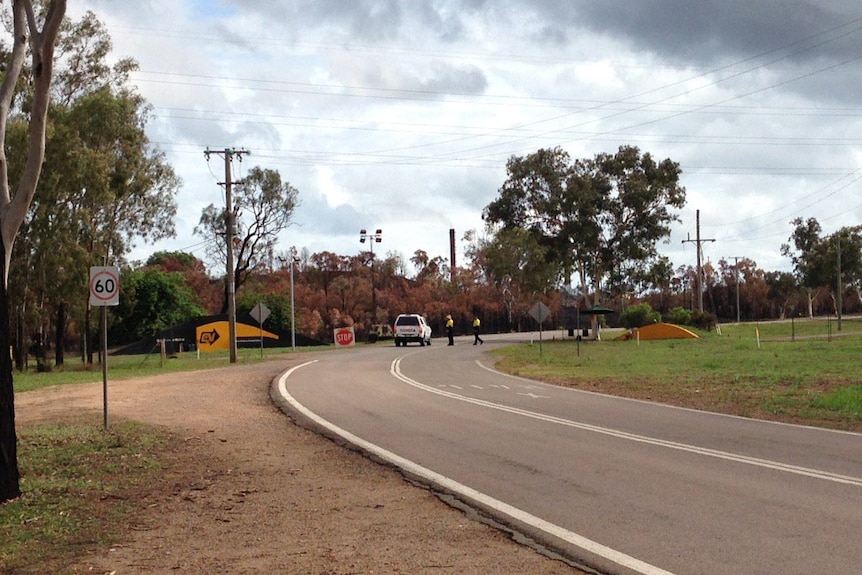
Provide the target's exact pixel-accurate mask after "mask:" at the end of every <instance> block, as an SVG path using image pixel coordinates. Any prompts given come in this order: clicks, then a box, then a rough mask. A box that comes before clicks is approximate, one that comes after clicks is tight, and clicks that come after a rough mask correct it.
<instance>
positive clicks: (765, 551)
mask: <svg viewBox="0 0 862 575" xmlns="http://www.w3.org/2000/svg"><path fill="white" fill-rule="evenodd" d="M441 341H442V340H435V344H434V345H432V346H431V347H408V348H395V347H394V346H391V345H382V344H381V345H379V346H374V347H362V348H354V349H346V350H337V351H335V352H327V353H322V354H320V355H319V356H318V355H314V356H312V357H314V358H315V359H314V360H313V361H311V362H309V363H307V364H303V365H301V366H298V367H296V368H294V369H293V370H291V371H290V372H287V373H286V374H285V375H283V376H282V377H281V379H280V380H279V390H278V393H280V395H281V396H282V397H283V398H284V400H285V402H286V403H288V404H289V405H290V407H289V408H290V409H291V410H293V411H295V412H297V413H300V414H301V415H302V416H303V417H305V418H308V419H311V420H314V421H315V422H316V425H318V426H321V427H324V428H327V430H328V433H330V434H336V435H340V436H341V437H344V438H345V439H346V440H347V441H348V442H350V443H353V444H355V445H357V446H358V447H360V448H362V449H364V450H366V451H369V452H371V453H374V454H375V455H376V456H378V457H380V458H383V459H387V460H388V461H389V462H390V463H394V464H396V465H397V466H399V467H401V468H402V469H404V470H405V472H406V473H407V474H408V475H414V476H419V477H422V480H423V481H425V482H428V483H432V484H434V485H435V486H436V487H437V488H438V489H440V490H441V491H444V492H448V493H452V494H454V495H455V496H456V497H458V498H459V499H461V500H463V501H466V502H468V503H469V504H470V505H471V506H474V507H477V508H480V509H482V510H483V511H485V512H486V513H488V514H490V515H492V516H493V517H495V518H496V519H498V520H499V521H500V522H501V523H504V524H505V525H508V526H511V527H512V528H514V529H516V530H517V531H519V532H521V533H524V534H527V535H528V536H530V537H532V538H534V539H536V540H537V541H539V542H540V543H541V544H543V545H544V546H546V547H548V548H550V549H553V550H556V551H558V552H561V553H562V554H564V555H565V556H567V557H569V558H572V559H573V560H574V561H576V562H577V563H579V564H581V565H586V566H589V567H592V568H594V569H596V570H598V571H600V572H602V573H624V574H633V573H638V574H642V575H662V574H668V573H670V574H675V575H688V574H692V575H693V574H703V573H710V574H713V575H719V574H728V575H731V574H733V575H735V574H738V573H747V574H756V573H763V574H776V573H781V574H782V575H791V574H800V575H802V574H805V575H809V574H811V573H831V574H839V573H847V574H850V573H858V572H859V569H860V565H862V545H861V544H860V534H862V436H860V435H858V434H851V433H842V432H835V431H827V430H820V429H812V428H805V427H799V426H790V425H782V424H775V423H768V422H759V421H753V420H747V419H741V418H736V417H729V416H721V415H715V414H708V413H703V412H697V411H691V410H685V409H679V408H672V407H667V406H662V405H657V404H653V403H648V402H642V401H634V400H627V399H622V398H616V397H610V396H605V395H600V394H594V393H589V392H583V391H577V390H572V389H566V388H560V387H555V386H550V385H545V384H541V383H537V382H532V381H528V380H524V379H520V378H513V377H511V376H507V375H504V374H501V373H498V372H495V371H494V370H492V369H490V368H488V367H487V366H489V365H491V361H489V359H488V358H487V357H486V356H485V355H484V354H483V353H482V352H484V351H485V350H487V349H489V348H490V347H492V346H493V345H494V344H495V343H496V342H499V341H501V340H500V339H497V340H495V339H494V338H493V337H489V338H486V340H485V341H486V344H485V345H484V346H472V345H470V343H469V341H468V340H466V339H459V340H458V341H457V345H455V346H454V347H448V346H446V345H445V343H441ZM537 353H538V349H537Z"/></svg>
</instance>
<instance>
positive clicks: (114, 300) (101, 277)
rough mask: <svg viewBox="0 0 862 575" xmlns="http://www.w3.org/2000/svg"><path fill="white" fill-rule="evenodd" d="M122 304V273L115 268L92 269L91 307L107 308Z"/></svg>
mask: <svg viewBox="0 0 862 575" xmlns="http://www.w3.org/2000/svg"><path fill="white" fill-rule="evenodd" d="M119 303H120V272H119V270H118V269H117V268H116V267H113V266H94V267H91V268H90V305H93V306H105V305H118V304H119Z"/></svg>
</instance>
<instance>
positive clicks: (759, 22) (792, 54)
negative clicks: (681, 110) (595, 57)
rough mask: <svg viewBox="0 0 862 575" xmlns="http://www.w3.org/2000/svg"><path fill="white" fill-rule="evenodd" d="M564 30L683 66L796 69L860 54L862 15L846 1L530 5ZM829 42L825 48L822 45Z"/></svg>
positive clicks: (650, 0) (682, 0)
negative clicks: (778, 56) (771, 59)
mask: <svg viewBox="0 0 862 575" xmlns="http://www.w3.org/2000/svg"><path fill="white" fill-rule="evenodd" d="M531 5H532V6H534V9H535V10H536V11H537V13H539V14H541V15H543V16H542V17H543V18H544V19H546V20H547V21H548V22H557V26H558V27H561V28H572V27H575V28H577V27H582V28H584V29H587V30H590V31H592V32H595V33H599V34H604V35H608V36H612V37H615V38H617V39H619V40H621V41H623V42H626V43H628V44H629V45H630V46H631V48H633V49H634V50H643V51H648V52H650V53H653V54H656V55H657V56H659V57H660V58H662V59H664V60H666V61H668V62H670V63H674V64H677V65H688V64H693V65H697V66H716V65H719V64H723V63H727V62H728V61H740V60H744V59H746V58H749V57H752V56H758V55H766V54H769V53H772V52H773V51H774V50H783V51H784V53H785V55H786V56H787V57H788V59H789V60H790V61H797V62H800V61H807V60H811V59H822V58H824V55H827V57H828V58H830V59H838V60H840V59H842V58H846V57H848V56H853V55H856V54H858V53H859V44H860V40H862V33H860V28H862V22H860V21H859V19H860V17H862V9H860V6H859V4H858V3H855V2H843V1H829V0H827V1H801V0H772V1H766V2H763V1H761V2H751V1H750V0H721V1H712V0H709V1H696V2H692V1H690V0H640V1H637V2H632V1H621V0H616V1H613V0H611V1H604V2H594V1H591V0H576V1H574V2H569V3H562V2H557V1H551V0H546V1H543V0H539V1H537V2H533V3H531ZM824 42H825V43H824Z"/></svg>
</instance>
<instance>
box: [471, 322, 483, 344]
mask: <svg viewBox="0 0 862 575" xmlns="http://www.w3.org/2000/svg"><path fill="white" fill-rule="evenodd" d="M481 330H482V322H481V321H479V316H476V317H474V318H473V345H476V344H477V343H481V344H483V343H485V341H484V340H483V339H482V338H481V337H479V332H480V331H481Z"/></svg>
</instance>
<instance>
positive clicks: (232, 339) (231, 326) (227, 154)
mask: <svg viewBox="0 0 862 575" xmlns="http://www.w3.org/2000/svg"><path fill="white" fill-rule="evenodd" d="M250 153H251V152H249V151H248V150H237V149H236V148H225V149H224V150H222V151H220V152H212V151H210V149H209V148H207V149H206V150H205V151H204V155H205V156H206V158H207V160H209V158H210V154H216V155H218V156H221V157H222V158H223V159H224V182H222V183H223V184H224V203H225V210H224V219H225V247H226V249H227V265H226V268H227V273H226V276H225V281H226V282H227V283H226V284H225V287H226V290H225V291H226V292H227V321H228V339H229V342H228V347H229V348H230V362H231V363H236V348H237V344H236V283H235V280H234V276H235V270H234V257H233V238H234V236H235V235H236V214H235V213H234V209H233V199H232V187H233V182H232V176H231V173H232V172H231V164H232V163H233V157H234V156H236V157H237V158H238V159H239V160H240V161H242V156H243V155H244V154H245V155H248V154H250Z"/></svg>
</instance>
